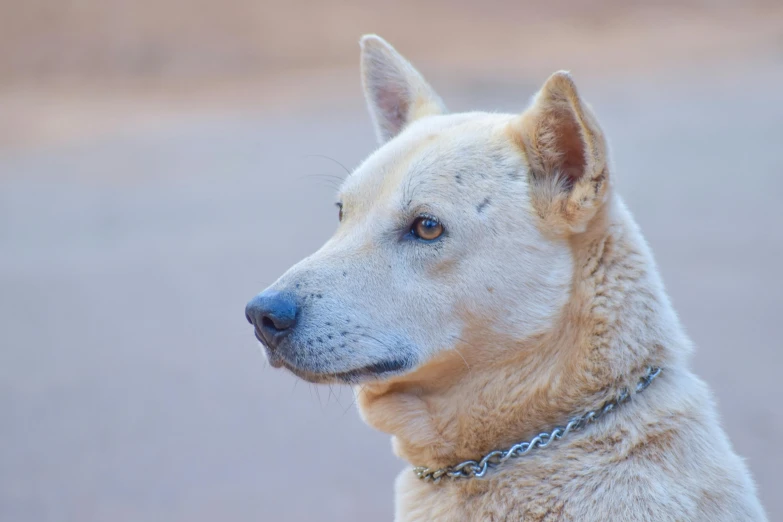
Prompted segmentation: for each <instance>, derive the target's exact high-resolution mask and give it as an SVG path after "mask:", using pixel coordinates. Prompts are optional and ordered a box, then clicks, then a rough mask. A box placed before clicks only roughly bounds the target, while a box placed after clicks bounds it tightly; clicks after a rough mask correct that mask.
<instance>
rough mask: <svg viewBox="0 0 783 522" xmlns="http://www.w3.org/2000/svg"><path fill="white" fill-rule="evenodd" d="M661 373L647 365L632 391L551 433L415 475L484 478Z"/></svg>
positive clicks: (590, 420)
mask: <svg viewBox="0 0 783 522" xmlns="http://www.w3.org/2000/svg"><path fill="white" fill-rule="evenodd" d="M660 373H661V368H658V367H655V366H650V367H648V368H647V373H646V374H645V375H644V377H642V378H641V379H639V383H638V384H637V385H636V389H635V390H634V391H633V392H629V391H628V389H627V388H623V389H622V390H621V391H620V393H619V394H617V397H615V398H614V399H611V400H609V401H607V402H605V403H604V404H603V406H601V407H600V408H598V409H597V410H590V411H588V412H586V413H583V414H582V415H580V416H579V417H574V418H573V419H571V420H570V421H568V424H566V425H565V426H558V427H556V428H554V429H553V430H552V431H550V432H544V433H539V434H538V435H536V436H535V437H533V438H532V439H530V440H529V441H524V442H519V443H517V444H514V445H513V446H511V447H510V448H508V449H507V450H495V451H490V452H489V453H487V454H486V455H484V456H483V457H482V458H481V459H480V460H466V461H464V462H460V463H459V464H457V465H455V466H447V467H445V468H440V469H431V468H427V467H422V466H419V467H415V468H413V472H414V473H416V476H417V477H419V478H420V479H421V480H423V481H425V482H434V483H436V484H437V483H438V482H440V480H441V479H442V478H444V477H445V478H451V479H460V478H472V477H483V476H484V475H486V474H487V471H489V470H490V469H491V468H496V467H498V466H500V465H502V464H504V463H505V462H506V461H507V460H509V459H515V458H518V457H522V456H523V455H527V454H528V453H530V452H531V451H533V450H534V449H535V448H546V447H547V446H549V444H551V443H552V442H554V441H556V440H560V439H562V438H563V437H565V436H566V435H568V434H569V433H571V432H574V431H580V430H582V429H583V428H584V427H585V426H587V425H589V424H591V423H593V422H595V421H597V420H598V419H600V418H601V417H603V416H604V415H606V414H607V413H609V412H610V411H612V410H613V409H615V408H616V407H618V406H620V405H621V404H623V403H625V402H628V401H629V400H630V399H631V397H632V395H634V394H636V393H640V392H642V391H644V390H645V389H646V388H647V387H648V386H649V385H650V383H652V382H653V380H654V379H655V378H656V377H658V375H659V374H660Z"/></svg>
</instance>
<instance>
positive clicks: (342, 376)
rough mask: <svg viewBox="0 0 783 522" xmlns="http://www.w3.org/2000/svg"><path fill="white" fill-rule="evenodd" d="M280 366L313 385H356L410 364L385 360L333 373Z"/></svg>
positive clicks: (404, 360) (405, 360) (288, 364)
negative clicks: (338, 383) (325, 383)
mask: <svg viewBox="0 0 783 522" xmlns="http://www.w3.org/2000/svg"><path fill="white" fill-rule="evenodd" d="M280 364H281V366H285V367H286V368H288V370H289V371H291V373H293V374H294V375H296V376H297V377H299V378H301V379H304V380H306V381H308V382H313V383H320V382H329V381H335V380H336V381H340V382H344V383H356V382H358V381H360V380H361V379H362V378H368V377H369V378H372V377H378V376H380V375H383V374H389V373H397V372H400V371H402V370H405V369H408V368H410V367H411V363H410V361H409V360H407V359H387V360H384V361H380V362H377V363H373V364H369V365H367V366H362V367H361V368H356V369H353V370H347V371H343V372H333V373H332V372H314V371H309V370H302V369H301V368H298V367H296V366H294V365H293V364H290V363H288V362H287V361H281V363H280ZM276 368H277V366H276Z"/></svg>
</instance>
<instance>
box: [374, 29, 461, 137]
mask: <svg viewBox="0 0 783 522" xmlns="http://www.w3.org/2000/svg"><path fill="white" fill-rule="evenodd" d="M359 44H360V45H361V48H362V86H363V87H364V96H365V98H366V99H367V106H368V107H369V109H370V116H371V117H372V120H373V124H374V125H375V133H376V134H377V135H378V141H379V142H380V143H384V142H386V141H388V140H389V139H391V138H393V137H394V136H396V135H397V134H399V132H400V131H401V130H402V129H403V128H404V127H405V126H406V125H407V124H408V123H410V122H412V121H413V120H416V119H418V118H421V117H423V116H427V115H431V114H443V113H444V112H446V107H445V106H444V105H443V102H442V101H441V99H440V97H438V95H437V94H435V91H434V90H432V87H430V86H429V84H428V83H427V82H426V81H425V80H424V78H423V77H422V76H421V74H419V71H417V70H416V69H414V68H413V66H412V65H411V64H410V63H409V62H408V60H406V59H405V58H403V57H402V56H401V55H400V54H399V53H398V52H397V51H395V50H394V47H392V46H391V45H389V44H388V43H387V42H386V41H385V40H384V39H383V38H381V37H379V36H375V35H373V34H368V35H364V36H363V37H362V39H361V40H360V42H359Z"/></svg>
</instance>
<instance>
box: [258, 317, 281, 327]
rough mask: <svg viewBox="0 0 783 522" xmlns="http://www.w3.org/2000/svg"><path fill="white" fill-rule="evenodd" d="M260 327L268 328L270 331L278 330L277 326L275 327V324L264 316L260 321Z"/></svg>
mask: <svg viewBox="0 0 783 522" xmlns="http://www.w3.org/2000/svg"><path fill="white" fill-rule="evenodd" d="M261 326H263V327H264V328H269V329H270V330H279V328H278V327H277V325H275V322H274V321H273V320H272V319H270V318H269V317H266V316H265V317H264V318H263V319H262V320H261Z"/></svg>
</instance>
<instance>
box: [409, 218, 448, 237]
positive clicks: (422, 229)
mask: <svg viewBox="0 0 783 522" xmlns="http://www.w3.org/2000/svg"><path fill="white" fill-rule="evenodd" d="M411 234H413V235H414V236H416V237H417V238H419V239H423V240H425V241H432V240H433V239H438V238H439V237H440V236H441V234H443V225H441V223H440V221H438V220H437V219H435V218H434V217H431V216H419V217H417V218H416V220H415V221H414V222H413V226H411Z"/></svg>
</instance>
